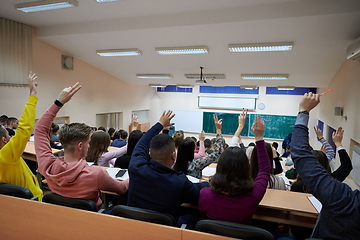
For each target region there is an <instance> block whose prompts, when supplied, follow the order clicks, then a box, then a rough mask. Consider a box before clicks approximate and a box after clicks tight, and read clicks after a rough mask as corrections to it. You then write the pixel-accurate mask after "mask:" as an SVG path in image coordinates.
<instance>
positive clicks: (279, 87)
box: [277, 86, 295, 90]
mask: <svg viewBox="0 0 360 240" xmlns="http://www.w3.org/2000/svg"><path fill="white" fill-rule="evenodd" d="M277 89H278V90H294V89H295V87H294V86H278V87H277Z"/></svg>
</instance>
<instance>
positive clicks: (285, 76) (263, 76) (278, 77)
mask: <svg viewBox="0 0 360 240" xmlns="http://www.w3.org/2000/svg"><path fill="white" fill-rule="evenodd" d="M241 78H242V79H244V80H287V79H288V78H289V74H241Z"/></svg>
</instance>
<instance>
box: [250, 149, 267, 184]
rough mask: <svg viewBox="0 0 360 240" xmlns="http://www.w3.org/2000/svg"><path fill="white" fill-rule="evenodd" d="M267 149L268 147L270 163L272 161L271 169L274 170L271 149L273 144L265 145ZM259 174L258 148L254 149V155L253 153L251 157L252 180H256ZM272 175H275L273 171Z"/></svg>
mask: <svg viewBox="0 0 360 240" xmlns="http://www.w3.org/2000/svg"><path fill="white" fill-rule="evenodd" d="M265 147H266V152H267V154H268V156H269V161H270V166H271V169H273V167H272V166H273V157H272V156H273V151H272V148H271V144H270V143H265ZM258 173H259V161H258V154H257V146H255V147H254V149H253V151H252V153H251V157H250V175H251V178H252V179H255V178H256V176H257V175H258ZM271 173H273V170H272V171H271Z"/></svg>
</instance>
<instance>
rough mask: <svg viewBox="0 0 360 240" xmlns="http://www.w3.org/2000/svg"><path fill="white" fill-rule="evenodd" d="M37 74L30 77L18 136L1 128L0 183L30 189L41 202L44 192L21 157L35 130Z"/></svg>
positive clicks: (17, 132)
mask: <svg viewBox="0 0 360 240" xmlns="http://www.w3.org/2000/svg"><path fill="white" fill-rule="evenodd" d="M36 79H37V76H36V74H35V73H34V74H33V73H32V72H30V74H29V77H28V82H29V88H30V96H29V98H28V101H27V103H26V104H25V107H24V111H23V113H22V115H21V118H20V125H19V127H18V130H17V131H16V134H15V135H14V136H13V137H12V138H10V136H9V132H8V131H6V129H5V128H3V127H0V183H8V184H12V185H17V186H21V187H25V188H27V189H29V190H30V191H31V192H32V194H33V195H34V196H35V197H38V199H39V201H41V200H42V197H43V192H42V191H41V189H40V186H39V183H38V180H37V179H36V177H35V176H34V174H33V173H32V172H31V170H30V168H29V167H28V165H27V164H26V163H25V161H24V159H23V158H22V157H21V155H22V153H23V152H24V149H25V147H26V144H27V142H28V141H29V138H30V135H31V133H32V130H33V128H34V123H35V115H36V103H37V101H38V98H37V97H36V95H37V82H36V81H35V80H36Z"/></svg>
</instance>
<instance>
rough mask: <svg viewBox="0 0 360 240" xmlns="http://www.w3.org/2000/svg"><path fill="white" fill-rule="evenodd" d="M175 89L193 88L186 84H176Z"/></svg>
mask: <svg viewBox="0 0 360 240" xmlns="http://www.w3.org/2000/svg"><path fill="white" fill-rule="evenodd" d="M176 87H178V88H193V87H194V85H188V84H177V85H176Z"/></svg>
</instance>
